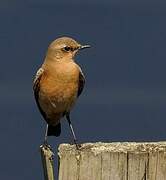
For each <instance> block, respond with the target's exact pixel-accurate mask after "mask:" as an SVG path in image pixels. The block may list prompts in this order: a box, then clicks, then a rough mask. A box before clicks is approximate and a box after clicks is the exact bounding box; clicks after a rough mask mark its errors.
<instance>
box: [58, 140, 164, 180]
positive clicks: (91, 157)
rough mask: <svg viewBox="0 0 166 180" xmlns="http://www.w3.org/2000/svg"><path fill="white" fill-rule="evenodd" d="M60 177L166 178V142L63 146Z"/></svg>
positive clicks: (69, 179) (106, 179)
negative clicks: (78, 146)
mask: <svg viewBox="0 0 166 180" xmlns="http://www.w3.org/2000/svg"><path fill="white" fill-rule="evenodd" d="M58 154H59V159H60V161H59V162H60V167H59V180H166V142H154V143H134V142H131V143H128V142H126V143H86V144H82V145H81V147H80V149H79V150H77V149H76V147H75V146H74V145H69V144H62V145H60V146H59V153H58Z"/></svg>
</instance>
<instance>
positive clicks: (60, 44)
mask: <svg viewBox="0 0 166 180" xmlns="http://www.w3.org/2000/svg"><path fill="white" fill-rule="evenodd" d="M89 47H90V46H89V45H81V44H79V43H78V42H77V41H75V40H74V39H72V38H69V37H61V38H58V39H56V40H54V41H53V42H52V43H51V44H50V45H49V47H48V52H47V55H48V56H51V57H52V58H53V59H57V60H60V59H64V58H65V59H73V58H74V56H75V54H76V53H77V52H78V51H79V50H81V49H85V48H89Z"/></svg>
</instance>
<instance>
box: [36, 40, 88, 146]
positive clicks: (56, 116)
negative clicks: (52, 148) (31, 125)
mask: <svg viewBox="0 0 166 180" xmlns="http://www.w3.org/2000/svg"><path fill="white" fill-rule="evenodd" d="M88 47H90V46H89V45H84V46H83V45H81V44H79V43H78V42H76V41H75V40H73V39H72V38H69V37H62V38H58V39H56V40H55V41H53V42H52V43H51V44H50V45H49V47H48V50H47V53H46V57H45V60H44V63H43V65H42V66H41V68H40V69H39V70H38V71H37V73H36V76H35V79H34V83H33V90H34V95H35V99H36V103H37V105H38V108H39V110H40V112H41V114H42V116H43V117H44V119H45V120H46V122H47V128H46V133H45V143H46V142H47V136H59V135H60V133H61V124H60V119H61V118H62V117H64V116H65V117H66V119H67V121H68V123H69V126H70V128H71V131H72V134H73V138H74V142H75V143H76V136H75V133H74V130H73V127H72V124H71V121H70V111H71V109H72V107H73V105H74V103H75V101H76V99H77V98H78V96H79V95H80V94H81V92H82V90H83V88H84V84H85V77H84V75H83V73H82V71H81V68H80V67H79V66H78V65H77V64H76V63H75V61H74V56H75V54H76V53H77V52H78V51H79V50H81V49H84V48H88Z"/></svg>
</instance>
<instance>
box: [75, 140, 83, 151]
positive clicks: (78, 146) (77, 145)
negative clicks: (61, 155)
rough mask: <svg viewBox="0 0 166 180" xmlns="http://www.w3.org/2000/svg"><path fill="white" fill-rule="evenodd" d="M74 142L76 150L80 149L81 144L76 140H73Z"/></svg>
mask: <svg viewBox="0 0 166 180" xmlns="http://www.w3.org/2000/svg"><path fill="white" fill-rule="evenodd" d="M74 144H75V146H76V149H77V150H80V149H81V144H79V143H78V142H77V140H74Z"/></svg>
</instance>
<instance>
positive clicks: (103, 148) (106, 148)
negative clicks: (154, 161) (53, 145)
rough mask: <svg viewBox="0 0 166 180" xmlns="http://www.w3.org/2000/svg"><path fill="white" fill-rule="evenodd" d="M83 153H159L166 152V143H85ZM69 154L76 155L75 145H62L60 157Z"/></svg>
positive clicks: (82, 147) (82, 145)
mask: <svg viewBox="0 0 166 180" xmlns="http://www.w3.org/2000/svg"><path fill="white" fill-rule="evenodd" d="M80 151H81V152H84V151H86V152H88V151H89V152H92V153H94V154H100V153H102V152H123V153H127V152H134V153H137V152H138V153H140V152H157V151H166V141H163V142H115V143H114V142H113V143H102V142H97V143H85V144H81V147H80ZM65 152H67V153H69V152H70V153H75V152H76V147H75V145H70V144H61V145H60V146H59V155H61V154H64V153H65Z"/></svg>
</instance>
